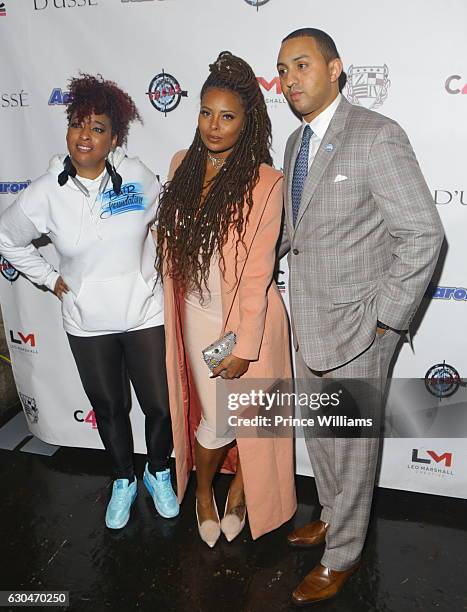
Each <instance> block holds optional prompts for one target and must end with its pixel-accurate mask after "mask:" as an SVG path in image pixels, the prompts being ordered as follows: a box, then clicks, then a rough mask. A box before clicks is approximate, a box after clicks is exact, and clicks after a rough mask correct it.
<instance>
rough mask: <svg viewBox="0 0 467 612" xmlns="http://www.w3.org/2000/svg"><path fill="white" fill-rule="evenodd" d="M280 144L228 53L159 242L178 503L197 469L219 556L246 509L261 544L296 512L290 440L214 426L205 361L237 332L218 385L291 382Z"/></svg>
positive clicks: (163, 212)
mask: <svg viewBox="0 0 467 612" xmlns="http://www.w3.org/2000/svg"><path fill="white" fill-rule="evenodd" d="M270 144H271V123H270V120H269V117H268V114H267V110H266V105H265V102H264V98H263V96H262V94H261V91H260V89H259V86H258V83H257V80H256V78H255V75H254V73H253V71H252V69H251V68H250V66H249V65H248V64H247V63H246V62H245V61H243V60H242V59H240V58H238V57H236V56H234V55H232V54H231V53H229V52H223V53H221V54H220V55H219V57H218V59H217V60H216V62H215V63H214V64H212V65H211V66H210V74H209V76H208V78H207V80H206V82H205V83H204V85H203V87H202V90H201V107H200V112H199V118H198V127H197V129H196V133H195V137H194V140H193V142H192V144H191V146H190V148H189V149H188V151H186V152H180V153H178V154H176V155H175V157H174V159H173V160H172V164H171V169H170V173H169V181H168V183H167V185H166V186H165V188H164V191H163V194H162V197H161V204H160V208H159V213H158V221H157V233H156V236H157V255H158V262H159V271H160V273H161V274H162V277H163V282H164V294H165V312H166V323H165V325H166V342H167V365H168V379H169V394H170V401H171V410H172V420H173V423H174V444H175V456H176V460H177V461H176V464H177V483H178V495H179V499H180V498H181V496H182V495H183V492H184V489H185V487H186V483H187V478H188V473H189V471H190V470H191V469H192V468H193V467H196V478H197V488H196V513H197V519H198V528H199V532H200V536H201V538H202V539H203V540H204V541H205V542H206V543H207V544H208V545H209V546H211V547H212V546H214V544H215V543H216V541H217V539H218V538H219V535H220V533H221V530H222V531H223V533H224V535H225V536H226V538H227V540H229V541H231V540H232V539H233V538H235V537H236V536H237V535H238V534H239V533H240V531H241V529H242V528H243V526H244V523H245V517H246V513H247V510H248V516H249V523H250V528H251V532H252V535H253V537H254V538H257V537H259V536H260V535H262V534H264V533H266V532H268V531H271V530H272V529H275V528H276V527H278V526H279V525H281V524H282V523H283V522H285V521H287V520H288V519H289V518H290V517H291V516H292V515H293V513H294V512H295V508H296V500H295V489H294V473H293V450H292V440H291V438H272V437H271V438H262V439H257V438H256V439H253V438H246V437H245V438H239V439H237V440H236V439H235V431H233V430H231V429H228V428H225V427H224V424H223V423H220V422H219V419H217V423H216V380H215V378H210V376H209V370H208V368H207V367H206V364H205V363H204V360H203V356H202V350H203V349H204V348H206V347H207V346H208V345H209V344H211V343H212V342H214V341H216V340H217V339H218V338H220V337H221V336H222V335H223V334H224V333H225V332H228V331H233V332H234V333H235V334H236V344H235V346H234V349H233V352H232V353H231V354H230V355H229V356H227V357H225V358H224V359H223V361H222V362H221V363H220V364H219V366H218V367H217V368H216V369H215V370H214V372H213V374H214V376H219V375H220V376H222V377H223V378H225V379H233V378H239V377H241V376H243V377H244V378H248V377H249V378H287V377H290V376H291V373H290V360H289V339H288V325H287V315H286V312H285V308H284V305H283V303H282V300H281V297H280V294H279V292H278V289H277V286H276V284H275V283H274V281H273V278H272V276H273V269H274V263H275V247H276V242H277V239H278V235H279V231H280V225H281V213H282V175H281V173H280V172H278V171H277V170H274V169H273V168H272V167H271V164H272V159H271V155H270V152H269V148H270ZM216 425H217V427H216ZM194 430H196V434H195V436H193V431H194ZM193 438H194V439H193ZM193 446H194V448H193ZM219 469H220V470H222V471H227V472H234V473H235V477H234V478H233V480H232V482H231V485H230V489H229V493H228V497H227V500H226V505H225V512H224V517H223V518H222V521H220V520H219V514H218V511H217V506H216V500H215V496H214V491H213V488H212V484H213V479H214V476H215V473H216V472H217V471H218V470H219Z"/></svg>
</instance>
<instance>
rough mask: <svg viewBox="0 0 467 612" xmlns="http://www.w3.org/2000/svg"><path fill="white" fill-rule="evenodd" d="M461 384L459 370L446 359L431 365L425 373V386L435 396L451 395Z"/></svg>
mask: <svg viewBox="0 0 467 612" xmlns="http://www.w3.org/2000/svg"><path fill="white" fill-rule="evenodd" d="M459 386H460V376H459V372H458V371H457V370H456V368H453V367H452V366H450V365H448V364H447V363H446V362H444V361H443V363H437V364H436V365H434V366H433V367H431V368H430V369H429V370H428V372H427V373H426V374H425V387H426V388H427V390H428V391H429V392H430V393H431V395H434V396H435V397H439V398H442V397H450V396H451V395H454V393H456V391H457V390H458V389H459Z"/></svg>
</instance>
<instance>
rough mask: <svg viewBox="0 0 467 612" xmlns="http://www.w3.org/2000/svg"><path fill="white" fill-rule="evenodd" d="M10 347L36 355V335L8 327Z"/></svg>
mask: <svg viewBox="0 0 467 612" xmlns="http://www.w3.org/2000/svg"><path fill="white" fill-rule="evenodd" d="M9 344H10V348H12V349H14V350H15V351H21V352H23V353H32V354H35V355H37V353H38V350H37V348H36V336H35V335H34V334H32V333H29V334H25V333H23V332H20V331H13V330H12V329H10V342H9Z"/></svg>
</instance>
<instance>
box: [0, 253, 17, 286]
mask: <svg viewBox="0 0 467 612" xmlns="http://www.w3.org/2000/svg"><path fill="white" fill-rule="evenodd" d="M0 272H1V273H2V276H3V277H4V278H6V279H7V281H10V282H11V283H12V282H13V281H15V280H18V278H19V272H18V270H17V269H16V268H13V266H12V265H11V263H9V262H8V261H7V260H6V259H5V258H4V257H2V256H1V255H0Z"/></svg>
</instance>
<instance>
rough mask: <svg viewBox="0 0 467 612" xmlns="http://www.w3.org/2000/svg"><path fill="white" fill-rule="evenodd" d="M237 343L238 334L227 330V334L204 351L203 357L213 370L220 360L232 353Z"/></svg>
mask: <svg viewBox="0 0 467 612" xmlns="http://www.w3.org/2000/svg"><path fill="white" fill-rule="evenodd" d="M236 343H237V336H236V335H235V334H234V333H233V332H227V333H226V334H225V336H222V338H219V340H216V341H215V342H213V343H212V344H210V345H209V346H207V347H206V348H205V349H204V350H203V351H202V353H203V359H204V361H205V363H206V365H207V366H208V368H209V369H210V370H211V372H212V370H214V369H215V368H217V366H218V365H219V364H220V362H221V361H222V360H223V359H224V358H225V357H228V356H229V355H231V354H232V351H233V348H234V346H235V344H236Z"/></svg>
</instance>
